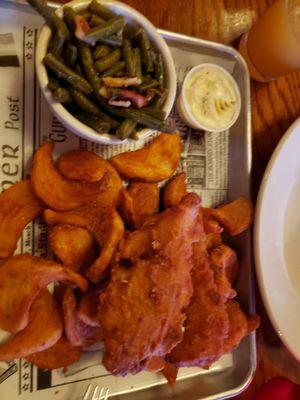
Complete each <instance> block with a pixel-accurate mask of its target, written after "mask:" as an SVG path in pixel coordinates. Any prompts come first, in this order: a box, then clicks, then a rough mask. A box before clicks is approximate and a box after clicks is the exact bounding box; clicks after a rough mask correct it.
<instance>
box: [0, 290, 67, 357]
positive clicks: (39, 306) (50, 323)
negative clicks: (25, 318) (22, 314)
mask: <svg viewBox="0 0 300 400" xmlns="http://www.w3.org/2000/svg"><path fill="white" fill-rule="evenodd" d="M62 331H63V323H62V315H61V311H60V309H59V307H58V305H57V303H56V301H55V300H54V298H53V296H52V295H51V294H50V293H49V292H48V290H47V289H43V290H42V291H41V292H40V293H39V294H38V295H37V297H36V299H35V300H34V302H33V303H32V306H31V309H30V312H29V323H28V325H27V326H26V328H25V329H23V330H22V331H20V332H18V333H17V334H16V335H14V336H12V338H11V339H9V341H8V342H6V343H4V344H2V345H1V346H0V360H1V361H9V360H13V359H15V358H21V357H26V356H28V355H29V354H32V353H36V352H37V351H42V350H45V349H47V348H48V347H51V346H53V345H54V343H56V342H57V341H58V340H59V338H60V337H61V335H62Z"/></svg>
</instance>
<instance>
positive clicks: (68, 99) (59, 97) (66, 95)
mask: <svg viewBox="0 0 300 400" xmlns="http://www.w3.org/2000/svg"><path fill="white" fill-rule="evenodd" d="M53 95H54V97H55V100H56V101H59V102H60V103H64V104H71V103H73V99H72V96H71V95H70V92H69V91H68V90H67V89H65V88H63V87H59V88H57V89H55V90H54V92H53Z"/></svg>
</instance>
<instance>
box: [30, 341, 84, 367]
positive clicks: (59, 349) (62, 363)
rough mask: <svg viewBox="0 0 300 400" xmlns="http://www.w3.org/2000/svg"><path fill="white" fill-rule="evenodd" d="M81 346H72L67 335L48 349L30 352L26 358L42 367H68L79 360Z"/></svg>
mask: <svg viewBox="0 0 300 400" xmlns="http://www.w3.org/2000/svg"><path fill="white" fill-rule="evenodd" d="M81 353H82V351H81V347H78V346H72V345H71V343H70V342H69V341H68V339H67V338H66V337H65V336H62V337H61V338H60V339H59V341H58V342H56V343H55V344H54V345H53V346H51V347H49V348H48V349H46V350H43V351H39V352H38V353H34V354H30V355H29V356H27V357H26V360H28V361H29V362H31V363H32V364H34V365H36V366H37V367H38V368H40V369H57V368H62V367H67V366H68V365H71V364H73V363H74V362H76V361H78V360H79V358H80V356H81Z"/></svg>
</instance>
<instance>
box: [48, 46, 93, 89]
mask: <svg viewBox="0 0 300 400" xmlns="http://www.w3.org/2000/svg"><path fill="white" fill-rule="evenodd" d="M44 64H45V65H46V66H47V67H48V68H49V69H50V70H51V71H53V72H54V73H55V74H56V75H57V76H58V77H59V78H61V79H63V80H64V81H66V82H68V83H69V84H70V85H71V86H73V87H74V88H76V89H79V90H81V91H82V92H83V93H86V94H90V93H92V91H93V89H92V87H91V85H90V84H89V82H88V81H87V80H86V79H84V78H83V77H82V76H80V75H78V74H77V73H76V72H74V71H73V70H71V69H70V68H68V67H67V66H66V65H65V64H64V63H63V62H61V61H60V60H58V59H57V58H56V57H55V56H54V55H53V54H51V53H48V54H47V55H46V56H45V57H44Z"/></svg>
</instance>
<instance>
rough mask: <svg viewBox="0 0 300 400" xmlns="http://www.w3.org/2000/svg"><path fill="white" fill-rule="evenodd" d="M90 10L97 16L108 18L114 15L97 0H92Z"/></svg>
mask: <svg viewBox="0 0 300 400" xmlns="http://www.w3.org/2000/svg"><path fill="white" fill-rule="evenodd" d="M89 8H90V10H91V11H92V12H93V13H94V14H97V15H99V17H101V18H103V19H105V20H108V19H111V18H114V17H115V14H114V13H113V12H112V11H110V9H109V8H107V7H105V6H103V5H102V4H100V3H98V1H97V0H93V1H92V2H91V4H90V7H89Z"/></svg>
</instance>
